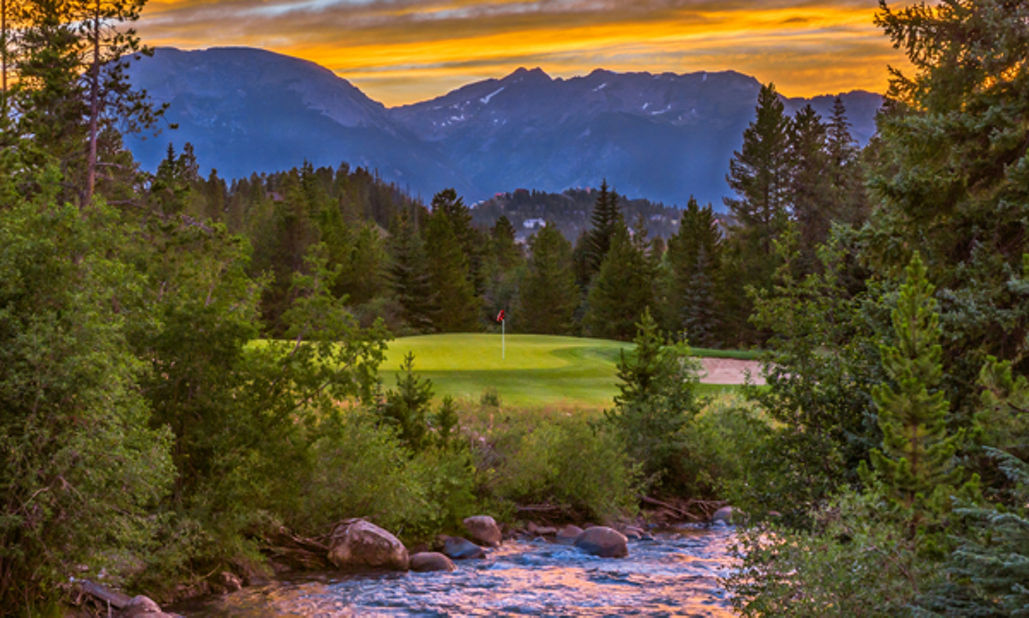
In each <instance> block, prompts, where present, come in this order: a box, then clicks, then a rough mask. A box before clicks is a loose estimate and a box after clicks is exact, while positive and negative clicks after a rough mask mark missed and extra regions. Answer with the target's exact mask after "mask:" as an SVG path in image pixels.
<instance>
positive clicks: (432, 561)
mask: <svg viewBox="0 0 1029 618" xmlns="http://www.w3.org/2000/svg"><path fill="white" fill-rule="evenodd" d="M456 568H457V567H456V566H454V563H453V562H451V561H450V558H447V557H446V556H444V555H443V554H441V553H439V552H434V551H423V552H420V553H417V554H414V555H413V556H411V570H412V571H453V570H454V569H456Z"/></svg>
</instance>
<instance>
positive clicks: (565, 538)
mask: <svg viewBox="0 0 1029 618" xmlns="http://www.w3.org/2000/svg"><path fill="white" fill-rule="evenodd" d="M580 534H582V528H580V527H579V526H573V525H572V524H568V525H567V526H565V527H564V528H561V529H560V530H558V531H557V537H556V538H555V539H554V540H555V541H557V542H558V543H561V544H562V545H572V544H574V543H575V539H577V538H579V535H580Z"/></svg>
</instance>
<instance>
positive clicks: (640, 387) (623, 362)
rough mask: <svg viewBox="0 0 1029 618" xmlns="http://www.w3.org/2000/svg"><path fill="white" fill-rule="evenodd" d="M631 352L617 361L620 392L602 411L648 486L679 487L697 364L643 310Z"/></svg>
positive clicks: (693, 410)
mask: <svg viewBox="0 0 1029 618" xmlns="http://www.w3.org/2000/svg"><path fill="white" fill-rule="evenodd" d="M633 343H635V348H634V349H633V350H632V352H630V353H629V354H625V352H622V353H621V356H620V358H619V361H618V379H619V382H620V384H619V385H618V390H619V394H618V395H616V396H615V407H614V408H613V409H612V410H607V411H605V418H606V421H607V423H608V424H609V425H610V426H611V427H612V428H613V429H614V431H615V432H616V433H617V434H618V435H619V436H620V437H621V439H622V440H623V442H624V444H625V445H626V450H627V452H628V453H629V455H630V457H632V459H633V461H636V462H639V463H640V465H641V466H642V470H643V473H644V475H645V479H646V480H647V483H648V484H649V485H652V486H656V487H659V488H662V489H681V487H679V486H678V485H677V484H681V483H683V482H685V480H686V479H685V478H684V476H683V474H682V465H683V462H684V461H686V460H688V458H689V454H688V453H686V451H685V444H684V439H683V431H684V430H685V428H686V426H687V425H688V424H689V423H690V422H691V421H692V419H693V417H694V416H695V415H696V413H697V412H698V410H699V403H698V402H697V400H696V396H695V393H694V390H695V387H696V384H697V382H698V378H697V369H698V368H697V365H696V362H695V361H693V360H692V359H691V358H690V357H689V348H688V347H687V345H686V344H685V343H676V344H669V343H668V342H666V341H665V340H664V338H663V337H662V336H661V335H660V334H659V332H658V327H657V323H656V322H655V321H654V319H653V317H651V315H650V311H649V310H644V312H643V316H642V317H641V318H640V322H639V324H638V325H637V333H636V338H635V339H634V340H633Z"/></svg>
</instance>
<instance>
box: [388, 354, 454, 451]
mask: <svg viewBox="0 0 1029 618" xmlns="http://www.w3.org/2000/svg"><path fill="white" fill-rule="evenodd" d="M431 400H432V382H430V381H429V380H424V379H422V378H419V377H418V376H417V375H415V373H414V354H413V353H411V352H408V353H407V354H406V355H404V362H403V363H401V365H400V373H399V374H397V387H396V388H395V389H390V390H388V391H387V392H386V399H385V401H384V402H383V403H382V405H381V406H380V407H379V414H381V415H382V417H383V418H384V419H386V421H387V422H388V423H390V424H391V425H393V426H394V427H396V430H397V434H398V435H399V436H400V439H401V440H403V441H404V442H405V443H406V444H407V445H408V446H409V447H411V448H412V449H414V450H420V449H422V448H424V447H425V446H427V445H428V441H429V437H430V436H429V426H428V421H429V403H430V401H431ZM448 433H449V432H448Z"/></svg>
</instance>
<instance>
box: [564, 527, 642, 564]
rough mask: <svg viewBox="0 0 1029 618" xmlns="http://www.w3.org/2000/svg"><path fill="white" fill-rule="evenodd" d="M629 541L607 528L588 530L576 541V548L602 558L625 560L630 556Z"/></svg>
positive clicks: (617, 532) (619, 533)
mask: <svg viewBox="0 0 1029 618" xmlns="http://www.w3.org/2000/svg"><path fill="white" fill-rule="evenodd" d="M627 543H628V539H626V538H625V535H623V534H622V533H621V532H619V531H617V530H615V529H613V528H608V527H607V526H593V527H592V528H587V529H586V530H584V531H583V533H582V534H580V535H579V536H578V537H576V539H575V546H576V547H578V548H579V549H581V550H583V551H584V552H586V553H588V554H593V555H594V556H600V557H601V558H624V557H625V556H628V555H629V548H628V545H627Z"/></svg>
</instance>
